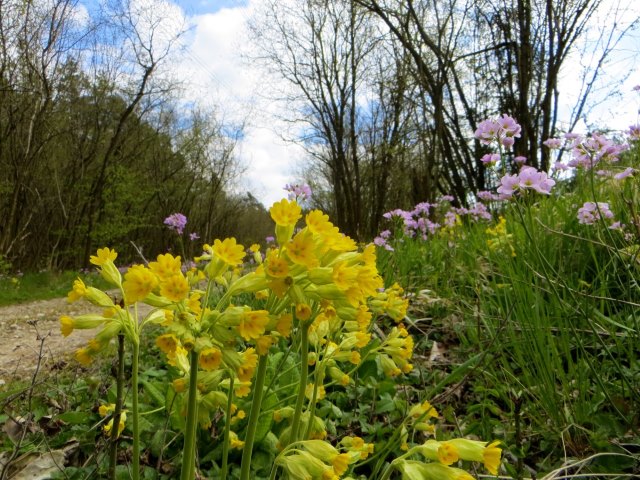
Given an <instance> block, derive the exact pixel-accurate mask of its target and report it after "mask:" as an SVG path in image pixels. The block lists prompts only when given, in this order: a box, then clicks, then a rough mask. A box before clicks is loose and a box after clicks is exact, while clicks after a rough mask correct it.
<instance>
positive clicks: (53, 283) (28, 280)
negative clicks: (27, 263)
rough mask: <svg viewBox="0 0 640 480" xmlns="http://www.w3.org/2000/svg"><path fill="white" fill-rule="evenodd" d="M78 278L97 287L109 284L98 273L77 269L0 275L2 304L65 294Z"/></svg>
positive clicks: (0, 301)
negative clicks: (78, 270) (83, 271)
mask: <svg viewBox="0 0 640 480" xmlns="http://www.w3.org/2000/svg"><path fill="white" fill-rule="evenodd" d="M76 278H81V279H82V280H83V281H84V282H85V283H86V284H87V285H89V286H94V287H96V288H107V285H108V284H107V282H105V281H104V279H102V277H100V276H99V275H97V274H96V273H78V272H75V271H65V272H52V271H43V272H37V273H25V274H21V273H17V274H13V275H0V306H5V305H12V304H15V303H22V302H30V301H34V300H48V299H51V298H59V297H62V296H65V295H66V294H67V292H68V291H69V283H70V282H71V283H73V280H74V279H76Z"/></svg>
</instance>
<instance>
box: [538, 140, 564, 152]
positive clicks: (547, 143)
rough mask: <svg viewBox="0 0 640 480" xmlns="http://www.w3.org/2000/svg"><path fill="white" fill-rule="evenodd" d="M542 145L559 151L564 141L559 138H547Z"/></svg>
mask: <svg viewBox="0 0 640 480" xmlns="http://www.w3.org/2000/svg"><path fill="white" fill-rule="evenodd" d="M542 144H543V145H544V146H545V147H547V148H549V149H551V150H554V149H558V148H561V147H562V140H560V139H559V138H547V139H546V140H545V141H544V142H542Z"/></svg>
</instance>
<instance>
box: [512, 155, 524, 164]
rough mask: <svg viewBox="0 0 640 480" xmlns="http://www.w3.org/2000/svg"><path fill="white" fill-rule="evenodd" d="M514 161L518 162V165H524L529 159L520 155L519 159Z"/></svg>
mask: <svg viewBox="0 0 640 480" xmlns="http://www.w3.org/2000/svg"><path fill="white" fill-rule="evenodd" d="M513 161H514V162H516V163H517V164H518V165H522V164H523V163H526V161H527V157H523V156H522V155H518V156H517V157H515V158H514V159H513Z"/></svg>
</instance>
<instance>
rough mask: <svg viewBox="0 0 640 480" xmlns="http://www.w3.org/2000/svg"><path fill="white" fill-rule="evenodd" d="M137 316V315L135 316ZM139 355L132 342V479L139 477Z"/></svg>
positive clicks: (136, 346)
mask: <svg viewBox="0 0 640 480" xmlns="http://www.w3.org/2000/svg"><path fill="white" fill-rule="evenodd" d="M136 318H137V316H136ZM139 356H140V343H139V342H137V341H134V342H133V354H132V360H131V370H132V372H131V383H132V386H131V391H132V392H131V393H132V398H131V404H132V405H131V408H132V410H133V412H132V417H133V418H132V424H133V472H132V478H133V480H138V479H139V478H140V423H139V418H140V413H139V412H138V358H139ZM115 428H117V426H115Z"/></svg>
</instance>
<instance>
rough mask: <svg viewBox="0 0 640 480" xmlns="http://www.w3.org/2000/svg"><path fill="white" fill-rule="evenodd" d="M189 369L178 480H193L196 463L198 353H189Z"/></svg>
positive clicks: (192, 351)
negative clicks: (185, 416)
mask: <svg viewBox="0 0 640 480" xmlns="http://www.w3.org/2000/svg"><path fill="white" fill-rule="evenodd" d="M189 360H190V365H191V368H190V370H189V397H188V403H187V424H186V426H185V432H184V447H183V449H182V471H181V472H180V480H193V478H194V477H195V468H196V467H195V461H196V426H197V419H198V399H197V395H198V352H196V351H194V350H191V352H190V353H189Z"/></svg>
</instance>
